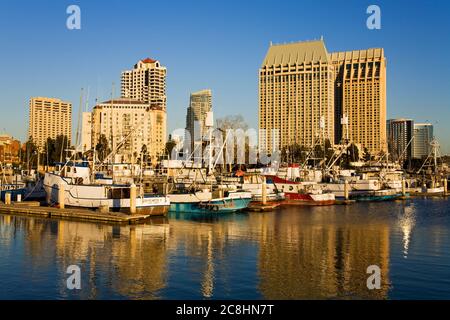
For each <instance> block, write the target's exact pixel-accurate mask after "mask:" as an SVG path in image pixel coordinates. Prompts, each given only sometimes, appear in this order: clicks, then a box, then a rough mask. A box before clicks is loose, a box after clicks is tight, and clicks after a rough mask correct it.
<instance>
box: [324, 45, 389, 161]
mask: <svg viewBox="0 0 450 320" xmlns="http://www.w3.org/2000/svg"><path fill="white" fill-rule="evenodd" d="M330 57H331V60H332V62H333V64H334V66H335V68H336V87H335V90H336V91H335V114H336V117H335V131H336V137H335V143H340V141H341V139H342V136H343V130H342V126H341V123H340V119H341V117H342V116H343V115H346V116H347V117H348V136H349V139H350V140H351V141H353V142H355V143H357V144H359V145H361V146H362V147H363V148H367V149H368V150H369V152H370V153H371V154H372V155H376V154H377V153H379V152H380V151H383V152H387V149H388V144H387V137H386V58H385V56H384V50H383V49H382V48H378V49H368V50H358V51H347V52H336V53H332V54H331V55H330ZM344 130H345V129H344ZM344 137H345V135H344Z"/></svg>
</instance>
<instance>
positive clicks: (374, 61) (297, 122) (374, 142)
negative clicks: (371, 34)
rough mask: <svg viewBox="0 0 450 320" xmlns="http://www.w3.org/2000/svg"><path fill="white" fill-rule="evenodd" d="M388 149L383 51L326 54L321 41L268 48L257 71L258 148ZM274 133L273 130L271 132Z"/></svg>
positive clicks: (372, 151)
mask: <svg viewBox="0 0 450 320" xmlns="http://www.w3.org/2000/svg"><path fill="white" fill-rule="evenodd" d="M344 115H346V116H347V118H348V126H346V128H347V129H348V136H349V139H350V140H352V141H353V142H354V143H356V144H359V145H361V147H363V148H367V149H368V150H369V151H370V152H371V153H372V154H376V153H378V152H380V151H382V150H383V151H387V141H386V59H385V57H384V51H383V49H368V50H360V51H349V52H338V53H328V51H327V49H326V47H325V44H324V42H323V40H317V41H307V42H297V43H289V44H281V45H271V46H270V47H269V50H268V52H267V54H266V57H265V59H264V61H263V64H262V66H261V69H260V70H259V128H260V133H259V147H260V150H264V151H267V152H269V153H270V152H271V151H272V150H274V149H275V150H276V149H282V148H283V147H285V146H288V145H292V144H295V143H297V144H300V145H302V146H306V147H311V146H313V145H314V144H316V143H317V141H323V139H330V141H331V143H335V144H338V143H340V142H341V140H342V137H343V136H344V137H345V136H346V135H344V134H343V130H342V125H341V118H342V117H343V116H344ZM273 130H274V131H273Z"/></svg>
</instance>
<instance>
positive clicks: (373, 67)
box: [28, 39, 387, 161]
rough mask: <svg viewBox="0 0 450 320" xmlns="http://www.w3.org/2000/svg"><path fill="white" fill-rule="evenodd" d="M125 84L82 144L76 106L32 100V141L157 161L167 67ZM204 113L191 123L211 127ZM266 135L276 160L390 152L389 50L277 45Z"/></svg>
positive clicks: (268, 77)
mask: <svg viewBox="0 0 450 320" xmlns="http://www.w3.org/2000/svg"><path fill="white" fill-rule="evenodd" d="M121 80H122V83H121V98H116V99H111V100H110V101H106V102H103V103H99V104H97V105H96V106H95V107H94V109H93V111H92V112H83V113H82V115H81V117H80V118H81V119H79V120H78V121H80V120H81V121H80V122H81V133H78V132H79V130H77V138H76V140H77V141H76V142H74V141H72V139H71V136H72V126H71V123H72V107H71V103H69V102H64V101H61V100H59V99H53V98H42V97H38V98H32V99H31V101H30V122H29V134H28V135H29V138H32V139H33V141H34V142H35V143H36V144H37V145H38V146H40V147H42V148H43V147H44V146H45V143H46V141H47V138H49V137H50V138H53V139H54V138H56V137H57V136H58V135H66V136H67V137H68V138H69V143H71V142H74V143H75V144H78V145H81V146H82V148H83V149H84V150H89V149H91V148H92V147H94V146H95V145H96V144H97V143H98V142H99V140H100V137H101V136H102V135H103V136H104V137H106V138H107V139H108V141H109V143H110V144H111V145H110V147H111V148H112V149H114V148H115V147H116V146H118V145H119V144H121V143H122V144H123V145H122V146H121V148H120V151H119V154H121V156H122V160H124V161H133V159H134V158H135V157H136V156H137V154H139V153H140V152H141V149H142V146H143V145H146V147H147V152H148V154H149V156H150V157H151V159H153V161H156V159H157V157H158V156H159V155H162V154H163V153H164V148H165V142H166V139H167V135H166V130H167V123H166V68H165V67H163V66H161V65H160V63H159V61H156V60H152V59H145V60H141V61H139V62H138V63H137V64H136V65H135V66H134V68H133V69H132V70H129V71H124V72H122V79H121ZM188 111H189V109H188ZM197 113H199V114H194V115H190V118H195V119H194V120H198V121H200V122H202V121H204V119H205V117H204V115H203V114H201V113H202V111H199V112H197ZM192 120H193V119H191V121H192ZM200 125H201V126H202V124H200ZM259 129H260V130H259V149H260V150H261V151H266V152H268V153H271V152H272V151H273V150H277V149H282V148H283V147H287V146H290V145H293V144H298V145H302V146H305V147H311V146H314V145H315V144H318V143H322V142H323V141H324V139H329V140H330V142H331V143H332V144H341V142H342V141H343V139H349V140H350V141H353V142H354V143H356V144H357V145H359V146H360V147H361V148H367V149H368V150H369V152H370V153H371V154H373V155H376V154H378V153H380V152H381V151H383V152H386V151H387V141H386V59H385V57H384V52H383V49H368V50H359V51H349V52H337V53H328V51H327V49H326V48H325V44H324V41H323V40H322V39H321V40H315V41H307V42H297V43H289V44H279V45H272V44H271V45H270V47H269V50H268V52H267V54H266V57H265V59H264V62H263V64H262V66H261V69H260V70H259ZM127 136H128V138H127V139H125V141H123V140H124V137H127Z"/></svg>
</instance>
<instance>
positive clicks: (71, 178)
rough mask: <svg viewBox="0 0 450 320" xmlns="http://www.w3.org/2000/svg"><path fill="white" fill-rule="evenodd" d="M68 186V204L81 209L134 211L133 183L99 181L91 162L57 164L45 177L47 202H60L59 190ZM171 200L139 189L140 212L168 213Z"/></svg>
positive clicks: (66, 201) (66, 194) (137, 206)
mask: <svg viewBox="0 0 450 320" xmlns="http://www.w3.org/2000/svg"><path fill="white" fill-rule="evenodd" d="M61 186H63V188H64V203H65V205H66V206H71V207H78V208H92V209H95V208H101V207H107V208H109V209H110V210H112V211H123V212H130V192H131V186H130V185H118V184H99V183H96V181H95V180H94V179H92V178H91V171H90V168H89V164H88V163H87V162H81V163H75V162H68V163H66V164H57V165H56V170H55V171H54V172H48V173H46V174H45V177H44V188H45V191H46V194H47V203H48V204H49V205H55V204H58V203H59V195H58V194H59V190H60V188H61ZM169 206H170V200H169V198H168V197H165V196H159V195H147V194H145V195H144V194H143V193H141V192H138V194H137V197H136V212H137V213H141V214H149V215H164V214H166V213H167V212H168V210H169Z"/></svg>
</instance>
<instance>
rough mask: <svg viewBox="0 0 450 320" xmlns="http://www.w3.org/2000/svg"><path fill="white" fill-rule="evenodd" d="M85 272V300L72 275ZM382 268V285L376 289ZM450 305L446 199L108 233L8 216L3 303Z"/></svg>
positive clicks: (173, 220)
mask: <svg viewBox="0 0 450 320" xmlns="http://www.w3.org/2000/svg"><path fill="white" fill-rule="evenodd" d="M69 265H79V266H80V268H81V270H82V279H81V285H82V289H81V290H79V291H69V290H67V289H66V277H68V275H67V274H66V268H67V267H68V266H69ZM369 265H378V266H379V267H380V268H381V271H382V288H381V289H380V290H372V291H370V290H368V289H367V286H366V279H367V277H368V275H367V274H366V268H367V267H368V266H369ZM80 298H81V299H229V298H233V299H305V298H313V299H351V298H356V299H360V298H371V299H372V298H373V299H422V298H426V299H438V298H440V299H450V209H449V201H447V200H440V199H434V200H433V199H415V200H414V201H407V202H386V203H368V204H365V203H359V204H354V205H351V206H333V207H291V208H288V209H280V210H279V211H277V212H273V213H263V214H261V213H240V214H231V215H226V216H220V217H210V218H204V217H201V216H189V215H183V214H179V215H171V216H169V218H168V219H167V218H165V219H161V218H159V219H153V220H152V221H151V222H149V223H148V224H146V225H140V226H120V227H119V226H109V225H100V224H99V225H96V224H89V223H78V222H68V221H56V220H43V219H37V218H36V219H35V218H25V217H14V216H3V215H0V299H80Z"/></svg>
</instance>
